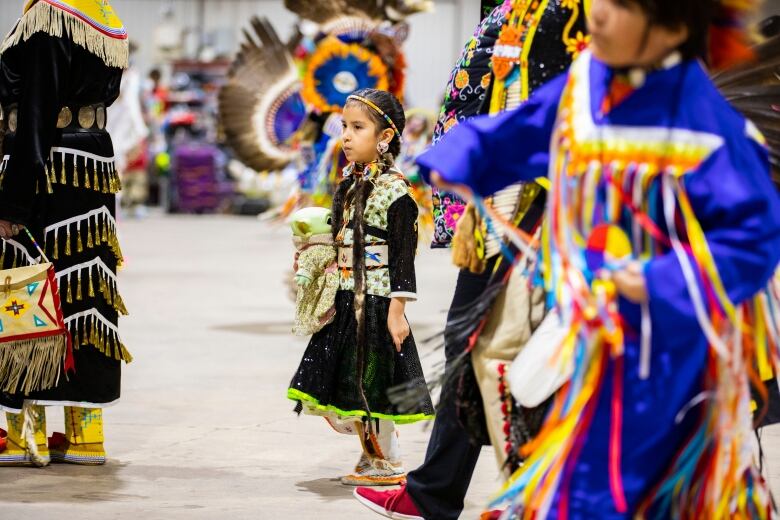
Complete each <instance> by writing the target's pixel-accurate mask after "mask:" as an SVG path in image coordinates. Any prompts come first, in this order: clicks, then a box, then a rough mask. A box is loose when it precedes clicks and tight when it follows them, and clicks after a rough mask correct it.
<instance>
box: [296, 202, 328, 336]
mask: <svg viewBox="0 0 780 520" xmlns="http://www.w3.org/2000/svg"><path fill="white" fill-rule="evenodd" d="M290 227H291V228H292V231H293V243H294V244H295V249H296V250H297V252H296V254H295V283H296V285H297V286H298V295H297V298H296V308H295V324H294V325H293V333H294V334H296V335H298V336H308V335H310V334H314V333H315V332H318V331H319V330H321V329H322V328H323V327H324V326H325V325H327V324H328V323H330V322H331V321H332V320H333V317H334V315H335V314H336V308H335V302H336V291H338V288H339V277H338V264H337V262H336V248H335V247H334V245H333V234H332V231H331V213H330V210H329V209H326V208H303V209H300V210H298V211H296V212H295V213H293V214H292V217H291V222H290Z"/></svg>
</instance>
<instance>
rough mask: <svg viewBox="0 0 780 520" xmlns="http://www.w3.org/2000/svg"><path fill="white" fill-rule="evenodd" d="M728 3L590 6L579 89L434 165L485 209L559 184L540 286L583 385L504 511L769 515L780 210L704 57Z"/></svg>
mask: <svg viewBox="0 0 780 520" xmlns="http://www.w3.org/2000/svg"><path fill="white" fill-rule="evenodd" d="M727 3H728V2H727V1H726V0H724V2H723V4H727ZM742 4H744V2H743V3H742ZM723 6H724V5H721V3H720V2H716V1H715V0H685V1H680V0H654V1H650V0H592V2H591V12H590V16H589V19H588V22H589V26H590V27H589V28H590V32H591V34H592V38H593V40H592V42H593V43H592V46H591V49H590V51H588V52H585V53H583V55H582V56H581V57H580V58H579V59H578V60H576V61H575V62H574V64H573V65H572V67H571V70H570V71H569V73H568V74H566V75H564V76H562V77H561V78H559V79H557V80H553V81H552V82H551V83H549V84H548V85H546V86H544V87H542V88H540V89H539V90H537V91H536V93H535V95H534V96H532V97H531V99H530V100H529V102H528V103H526V104H525V105H523V106H522V107H521V108H520V109H519V110H517V111H514V112H509V113H506V114H503V115H500V116H498V117H495V118H478V119H474V120H471V121H469V122H467V123H462V124H461V125H460V126H459V127H457V128H455V129H454V130H453V131H452V132H451V133H450V134H449V135H448V136H447V137H446V138H445V139H444V140H443V141H442V143H441V144H439V145H438V146H436V147H434V148H433V149H432V150H431V151H429V152H428V153H427V154H425V155H423V156H422V158H421V159H420V163H421V164H422V165H423V167H424V169H427V170H433V171H436V172H438V173H437V174H434V175H433V178H434V180H438V182H439V183H440V184H441V185H442V186H443V187H445V188H449V189H456V186H453V185H466V186H468V187H470V188H471V190H473V191H475V192H476V193H478V194H479V195H489V194H491V193H494V192H495V191H497V190H498V189H501V188H503V187H504V186H506V185H509V184H511V183H513V182H516V181H518V180H530V179H534V178H535V177H538V176H544V175H547V176H548V177H549V181H550V184H551V188H550V192H549V196H548V202H547V204H548V209H547V211H548V216H547V217H548V218H547V221H548V226H547V230H546V233H545V236H544V238H543V240H542V246H541V251H542V260H543V261H542V264H543V266H544V267H543V276H544V279H545V282H546V287H547V289H548V291H549V294H550V295H551V297H553V298H554V300H555V303H556V305H557V308H558V311H559V312H560V314H561V316H562V325H563V326H564V327H566V328H568V329H569V335H568V338H567V340H566V341H564V342H563V343H562V344H561V345H551V346H550V348H551V349H555V348H558V349H560V350H559V353H558V359H563V360H565V359H570V360H573V364H574V375H573V376H572V378H571V381H570V382H569V383H568V384H566V385H565V386H564V387H563V389H562V390H561V392H560V393H559V394H558V395H557V396H556V401H555V404H554V406H553V408H552V410H551V412H550V414H549V415H548V418H547V421H546V424H545V427H544V429H543V431H542V433H541V434H540V436H539V437H538V438H537V439H536V440H535V441H534V442H533V443H532V444H531V445H530V446H528V447H527V448H528V450H527V451H528V452H530V458H528V459H527V461H526V464H525V466H524V467H523V468H521V469H520V470H519V471H518V474H517V475H516V477H515V479H514V480H513V482H510V484H509V485H508V487H507V488H506V489H505V493H504V494H503V496H502V497H501V498H502V499H503V500H506V501H509V502H510V503H511V504H512V505H513V509H514V512H516V513H518V514H519V515H520V516H521V517H522V518H573V519H585V518H599V519H613V518H634V517H637V518H644V517H645V516H646V515H647V516H650V517H652V518H671V517H675V518H713V519H725V518H766V517H767V515H770V514H771V510H772V508H773V506H772V505H771V499H770V497H769V492H768V489H767V485H766V483H765V482H764V481H763V479H762V478H761V476H760V474H759V471H758V468H757V464H756V460H755V456H754V453H755V452H754V437H753V435H752V422H751V411H750V384H749V382H750V381H757V380H758V377H757V375H756V372H757V370H756V369H755V361H754V360H755V359H760V358H762V357H763V358H765V359H766V358H768V359H769V360H770V361H772V360H774V361H775V362H776V360H777V351H776V349H774V348H773V349H770V348H769V346H768V343H772V342H774V345H773V347H776V346H777V343H776V341H777V337H776V333H777V324H778V321H777V317H775V316H771V315H770V314H769V312H767V311H768V310H769V309H771V308H772V307H773V306H774V305H775V304H776V300H773V299H772V298H771V296H770V295H769V294H768V293H762V294H760V296H758V297H756V294H757V293H759V291H761V290H762V289H763V288H764V287H765V286H766V284H767V282H768V281H769V280H770V278H771V277H772V274H773V273H774V271H775V269H776V267H777V264H778V259H779V258H780V201H779V200H778V197H777V194H776V191H775V188H774V187H773V185H772V183H771V181H770V176H769V165H768V161H767V151H766V149H765V147H764V146H763V144H762V143H763V138H762V136H761V135H760V134H759V132H758V131H757V130H756V128H755V127H754V126H753V125H752V124H751V123H750V122H749V121H746V120H745V119H744V118H743V117H742V116H741V115H740V114H738V113H737V112H736V111H735V110H734V109H733V108H732V107H731V106H729V104H728V103H727V102H726V101H725V100H724V98H723V97H722V96H721V94H720V93H719V92H718V90H717V89H716V88H715V87H714V85H713V84H712V82H711V81H710V79H709V77H708V75H707V72H706V71H705V70H704V68H703V66H702V63H701V62H700V61H699V60H698V58H705V54H706V53H705V52H704V51H705V48H706V42H707V41H708V34H709V29H710V20H711V18H710V15H712V14H714V13H715V12H716V9H717V8H719V7H723ZM726 7H728V6H726ZM732 7H733V6H732ZM719 14H721V15H722V13H719ZM713 34H717V33H713ZM721 34H723V33H721ZM710 43H711V44H712V45H715V46H718V50H720V51H723V49H725V48H726V47H725V46H724V45H723V41H722V40H720V39H719V38H717V37H710ZM424 173H426V172H424ZM775 291H776V289H775ZM775 295H776V292H775ZM773 334H774V337H770V338H769V341H767V337H769V336H772V335H773Z"/></svg>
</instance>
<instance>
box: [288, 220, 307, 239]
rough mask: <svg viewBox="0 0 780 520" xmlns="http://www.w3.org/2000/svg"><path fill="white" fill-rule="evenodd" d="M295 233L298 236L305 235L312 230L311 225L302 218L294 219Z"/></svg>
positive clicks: (293, 228) (293, 227)
mask: <svg viewBox="0 0 780 520" xmlns="http://www.w3.org/2000/svg"><path fill="white" fill-rule="evenodd" d="M291 226H292V230H293V234H294V235H295V236H297V237H305V236H306V235H308V234H309V232H310V231H311V227H310V226H309V224H307V223H306V222H301V221H300V220H296V221H293V222H292V224H291Z"/></svg>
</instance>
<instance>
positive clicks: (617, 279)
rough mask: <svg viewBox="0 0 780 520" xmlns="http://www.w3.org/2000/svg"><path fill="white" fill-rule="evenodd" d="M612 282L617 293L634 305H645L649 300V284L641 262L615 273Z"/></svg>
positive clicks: (632, 263) (630, 264) (633, 263)
mask: <svg viewBox="0 0 780 520" xmlns="http://www.w3.org/2000/svg"><path fill="white" fill-rule="evenodd" d="M612 282H613V283H614V284H615V288H616V289H617V291H618V292H619V293H620V294H621V295H622V296H623V297H624V298H626V299H627V300H628V301H631V302H633V303H645V302H646V301H647V299H648V296H647V284H646V282H645V275H644V272H643V269H642V264H640V263H639V262H630V263H629V264H628V265H627V266H626V267H625V269H621V270H620V271H615V273H614V274H613V275H612Z"/></svg>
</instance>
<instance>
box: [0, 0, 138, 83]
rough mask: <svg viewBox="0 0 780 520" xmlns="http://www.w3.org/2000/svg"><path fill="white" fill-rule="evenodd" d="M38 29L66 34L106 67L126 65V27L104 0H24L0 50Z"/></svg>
mask: <svg viewBox="0 0 780 520" xmlns="http://www.w3.org/2000/svg"><path fill="white" fill-rule="evenodd" d="M38 32H45V33H47V34H50V35H52V36H55V37H59V38H61V37H65V36H69V37H70V38H71V39H72V40H73V42H74V43H76V44H77V45H80V46H81V47H84V48H85V49H87V50H88V51H89V52H91V53H92V54H94V55H96V56H97V57H98V58H100V59H102V60H103V62H104V63H105V64H106V65H108V66H109V67H119V68H123V69H124V68H127V65H128V61H129V45H128V39H127V31H126V30H125V27H124V24H123V23H122V20H120V19H119V17H118V16H117V15H116V13H115V12H114V9H113V8H112V7H111V5H110V4H109V2H108V0H28V1H27V3H26V4H25V6H24V14H23V15H22V18H21V19H20V20H19V21H18V22H17V24H16V27H14V29H13V30H12V31H11V33H10V34H9V35H8V37H6V39H5V41H4V42H3V43H2V46H0V54H2V53H3V52H5V51H6V50H7V49H9V48H11V47H13V46H15V45H18V44H19V43H20V42H23V41H26V40H28V39H29V38H30V37H32V36H33V35H34V34H36V33H38Z"/></svg>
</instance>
